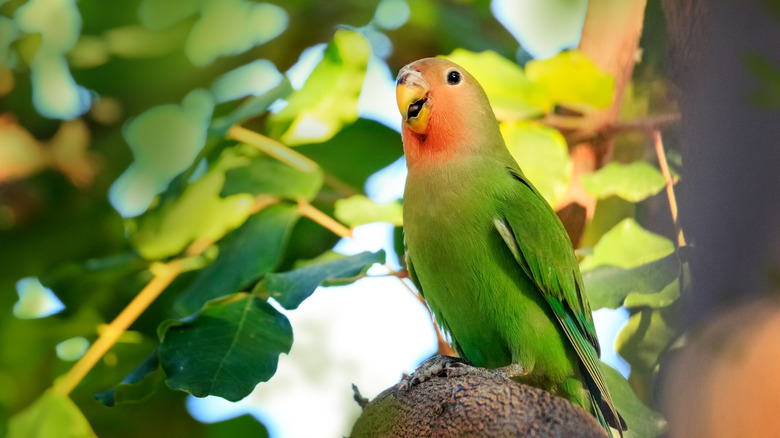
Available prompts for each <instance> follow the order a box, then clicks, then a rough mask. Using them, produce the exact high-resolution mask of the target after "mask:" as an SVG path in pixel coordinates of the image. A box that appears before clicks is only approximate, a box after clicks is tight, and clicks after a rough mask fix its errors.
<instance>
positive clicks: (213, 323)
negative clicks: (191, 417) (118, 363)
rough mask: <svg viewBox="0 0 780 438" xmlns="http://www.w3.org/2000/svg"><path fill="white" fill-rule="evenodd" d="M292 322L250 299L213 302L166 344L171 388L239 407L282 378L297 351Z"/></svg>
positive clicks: (174, 328)
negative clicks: (283, 358) (279, 373)
mask: <svg viewBox="0 0 780 438" xmlns="http://www.w3.org/2000/svg"><path fill="white" fill-rule="evenodd" d="M292 342H293V334H292V327H291V326H290V322H289V321H288V320H287V318H286V317H285V316H284V315H282V314H281V313H279V312H278V311H277V310H276V309H274V308H273V307H271V305H270V304H268V303H267V302H265V301H263V300H261V299H259V298H256V297H253V296H250V295H248V294H245V293H239V294H234V295H230V296H228V297H224V298H220V299H217V300H213V301H210V302H209V303H208V304H206V306H205V307H204V308H203V310H202V311H201V312H200V313H199V314H198V315H197V316H196V317H195V318H193V319H191V320H189V321H186V322H180V323H178V324H176V325H169V326H168V327H167V329H165V330H164V332H163V333H162V336H161V342H160V364H161V365H162V367H163V370H165V373H166V374H167V375H168V380H167V382H168V385H170V386H171V387H172V388H174V389H179V390H182V391H187V392H189V393H190V394H192V395H194V396H196V397H206V396H209V395H216V396H219V397H222V398H225V399H227V400H230V401H238V400H241V399H242V398H244V397H246V396H247V395H249V393H250V392H252V390H253V389H254V388H255V386H256V385H257V384H258V383H260V382H265V381H267V380H268V379H270V378H271V377H272V376H273V375H274V373H275V372H276V367H277V363H278V360H279V354H281V353H288V352H289V351H290V348H291V347H292Z"/></svg>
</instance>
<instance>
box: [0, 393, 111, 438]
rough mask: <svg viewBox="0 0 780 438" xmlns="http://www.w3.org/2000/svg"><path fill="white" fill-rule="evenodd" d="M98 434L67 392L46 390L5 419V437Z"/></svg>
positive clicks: (65, 437) (84, 436) (55, 437)
mask: <svg viewBox="0 0 780 438" xmlns="http://www.w3.org/2000/svg"><path fill="white" fill-rule="evenodd" d="M91 437H95V438H97V435H95V432H94V431H93V430H92V427H90V425H89V422H87V419H86V418H84V414H82V413H81V411H80V410H79V408H78V407H77V406H76V404H75V403H73V400H71V399H70V398H68V397H66V396H62V395H58V394H54V393H53V392H51V391H47V392H45V393H44V394H43V395H42V396H41V397H40V398H38V399H37V400H35V401H34V402H33V403H32V404H31V405H30V406H28V407H27V408H26V409H24V410H23V411H21V412H19V413H17V414H16V415H14V416H13V417H11V419H10V421H9V422H8V436H7V438H91Z"/></svg>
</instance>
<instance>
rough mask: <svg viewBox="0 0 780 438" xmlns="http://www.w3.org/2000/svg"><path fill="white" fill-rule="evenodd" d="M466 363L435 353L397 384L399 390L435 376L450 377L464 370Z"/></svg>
mask: <svg viewBox="0 0 780 438" xmlns="http://www.w3.org/2000/svg"><path fill="white" fill-rule="evenodd" d="M466 367H468V364H467V363H466V362H465V361H464V360H463V359H461V358H459V357H453V356H444V355H441V354H437V355H436V356H433V357H432V358H430V359H428V360H426V361H425V362H423V363H422V364H420V366H419V367H417V369H416V370H414V372H413V373H412V374H409V375H408V376H406V377H405V378H404V379H403V380H402V381H401V383H400V385H399V386H398V390H399V391H406V390H408V389H409V388H411V387H412V386H414V385H419V384H421V383H423V382H425V381H426V380H430V379H431V378H433V377H437V376H447V377H451V376H453V375H457V374H458V373H460V372H462V371H464V369H465V368H466Z"/></svg>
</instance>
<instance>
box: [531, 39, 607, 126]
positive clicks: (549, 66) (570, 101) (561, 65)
mask: <svg viewBox="0 0 780 438" xmlns="http://www.w3.org/2000/svg"><path fill="white" fill-rule="evenodd" d="M525 74H526V75H527V76H528V79H529V80H530V81H531V82H532V83H533V84H534V85H535V86H537V87H540V88H541V89H542V90H543V92H544V93H545V95H546V96H547V97H548V98H549V99H550V100H551V101H552V102H554V103H556V104H565V105H566V106H567V107H570V108H572V109H576V110H578V111H582V112H589V111H592V110H593V109H604V108H607V107H609V106H610V105H611V104H612V96H613V93H614V88H615V79H614V78H613V77H612V76H610V75H609V74H608V73H606V72H604V71H601V70H600V69H599V68H598V67H596V64H594V63H593V61H591V60H590V59H589V58H588V57H587V56H585V55H584V54H583V53H582V52H579V51H577V50H566V51H563V52H560V53H558V54H557V55H555V56H553V57H552V58H547V59H533V60H531V61H528V63H527V64H526V65H525Z"/></svg>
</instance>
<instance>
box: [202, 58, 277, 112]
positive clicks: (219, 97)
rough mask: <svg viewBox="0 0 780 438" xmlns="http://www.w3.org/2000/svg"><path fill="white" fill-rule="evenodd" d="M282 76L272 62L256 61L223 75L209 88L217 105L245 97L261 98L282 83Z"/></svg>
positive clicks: (265, 60)
mask: <svg viewBox="0 0 780 438" xmlns="http://www.w3.org/2000/svg"><path fill="white" fill-rule="evenodd" d="M283 78H284V76H283V75H282V74H281V73H279V70H277V69H276V66H275V65H274V63H273V62H271V61H269V60H267V59H257V60H255V61H252V62H250V63H249V64H244V65H242V66H240V67H237V68H234V69H233V70H230V71H229V72H227V73H225V74H223V75H222V76H220V77H219V78H217V80H216V81H214V84H213V85H212V86H211V90H212V93H214V98H215V99H216V101H217V102H218V103H222V102H227V101H229V100H235V99H240V98H242V97H245V96H262V95H264V94H266V93H268V92H269V91H271V90H273V89H274V88H276V87H278V86H279V84H281V83H282V80H283Z"/></svg>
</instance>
